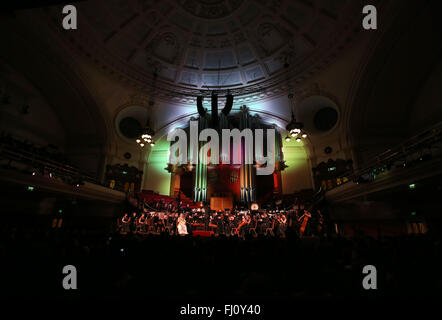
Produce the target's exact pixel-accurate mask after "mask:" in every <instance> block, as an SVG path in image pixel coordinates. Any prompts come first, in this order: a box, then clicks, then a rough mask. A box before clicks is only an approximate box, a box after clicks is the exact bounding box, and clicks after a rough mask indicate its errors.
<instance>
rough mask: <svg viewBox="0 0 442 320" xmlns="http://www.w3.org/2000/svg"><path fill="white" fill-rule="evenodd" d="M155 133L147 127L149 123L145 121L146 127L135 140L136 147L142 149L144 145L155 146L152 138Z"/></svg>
mask: <svg viewBox="0 0 442 320" xmlns="http://www.w3.org/2000/svg"><path fill="white" fill-rule="evenodd" d="M154 135H155V131H154V130H153V129H152V128H151V127H150V126H149V121H147V124H146V127H145V128H144V129H143V130H142V131H141V133H140V135H139V137H138V138H137V139H136V140H135V141H136V142H137V143H138V145H139V146H140V147H141V148H142V147H144V146H145V145H146V144H150V145H151V146H152V147H153V146H154V145H155V141H154V139H153V136H154Z"/></svg>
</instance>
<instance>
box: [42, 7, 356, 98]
mask: <svg viewBox="0 0 442 320" xmlns="http://www.w3.org/2000/svg"><path fill="white" fill-rule="evenodd" d="M360 8H361V7H360V3H359V1H348V0H333V1H330V0H161V1H158V0H157V1H155V0H106V1H104V0H94V1H86V2H79V3H78V4H77V9H78V26H79V27H78V30H76V32H73V33H70V34H69V36H66V32H63V30H62V29H61V28H60V24H59V22H58V20H59V15H60V12H61V11H60V8H59V7H52V8H50V9H47V10H46V13H45V16H46V17H51V19H50V20H51V21H52V22H54V23H55V21H57V26H58V29H60V36H62V38H63V39H64V40H65V41H67V43H69V45H71V46H72V47H73V48H75V49H76V50H80V51H81V52H82V53H83V54H85V55H86V56H87V57H89V58H91V59H92V60H93V61H94V62H95V63H96V64H98V65H100V66H101V67H102V68H103V69H105V70H108V71H109V72H110V73H112V74H114V75H118V77H119V78H120V79H122V80H124V81H125V82H126V83H128V84H131V85H133V86H135V87H137V88H148V87H149V86H151V84H152V74H153V73H154V72H157V73H158V82H157V83H158V86H157V87H158V88H159V90H160V91H161V90H162V91H163V92H169V94H171V95H173V94H177V95H180V94H181V96H195V95H196V94H198V93H199V92H200V91H201V90H205V89H210V90H225V89H230V90H233V92H234V93H235V94H237V95H241V94H248V93H254V92H257V91H258V90H259V91H260V92H261V93H264V94H267V93H269V92H270V91H271V90H272V89H274V88H277V87H279V91H281V90H280V89H281V87H283V89H284V87H287V86H288V83H289V81H288V79H290V86H292V85H293V86H296V85H297V84H299V83H302V82H303V81H305V80H306V79H307V78H308V77H310V76H311V75H313V74H314V73H315V72H317V71H319V70H321V68H323V67H324V66H326V65H327V64H328V63H330V62H331V61H332V60H333V59H334V58H335V57H337V55H338V54H339V51H341V50H343V48H344V47H345V46H346V45H347V44H348V43H350V42H351V39H352V37H353V36H354V35H355V33H356V31H357V29H358V28H357V25H356V24H355V23H360V17H361V13H360ZM285 63H286V64H287V66H288V68H284V64H285Z"/></svg>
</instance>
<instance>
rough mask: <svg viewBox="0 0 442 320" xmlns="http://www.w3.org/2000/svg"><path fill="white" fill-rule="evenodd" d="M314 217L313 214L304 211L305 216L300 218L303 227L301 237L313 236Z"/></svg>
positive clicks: (300, 231) (300, 232)
mask: <svg viewBox="0 0 442 320" xmlns="http://www.w3.org/2000/svg"><path fill="white" fill-rule="evenodd" d="M311 217H312V214H311V213H310V212H309V211H308V210H307V209H304V214H303V215H302V216H300V217H299V219H298V221H299V222H300V224H301V227H300V229H299V234H300V235H301V236H309V235H311V227H310V225H311V222H310V219H311Z"/></svg>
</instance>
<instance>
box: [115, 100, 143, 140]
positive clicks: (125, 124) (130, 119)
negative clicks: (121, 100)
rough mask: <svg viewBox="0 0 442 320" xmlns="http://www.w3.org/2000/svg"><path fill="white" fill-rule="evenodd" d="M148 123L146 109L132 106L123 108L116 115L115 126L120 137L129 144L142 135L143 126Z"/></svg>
mask: <svg viewBox="0 0 442 320" xmlns="http://www.w3.org/2000/svg"><path fill="white" fill-rule="evenodd" d="M146 122H147V111H146V107H142V106H137V105H131V106H127V107H124V108H122V109H121V110H120V111H119V112H118V113H117V115H116V117H115V121H114V126H115V130H116V131H117V133H118V135H119V136H120V137H121V138H122V139H123V140H125V141H126V142H129V143H135V138H136V137H137V136H138V135H139V134H140V133H141V131H142V129H143V124H145V123H146Z"/></svg>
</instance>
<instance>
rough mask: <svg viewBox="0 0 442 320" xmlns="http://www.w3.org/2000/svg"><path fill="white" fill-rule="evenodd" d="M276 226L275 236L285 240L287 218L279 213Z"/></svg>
mask: <svg viewBox="0 0 442 320" xmlns="http://www.w3.org/2000/svg"><path fill="white" fill-rule="evenodd" d="M277 221H278V226H277V229H276V230H277V234H278V236H280V237H282V238H285V231H286V229H287V217H286V216H285V215H284V214H283V213H281V214H279V216H278V218H277Z"/></svg>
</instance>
